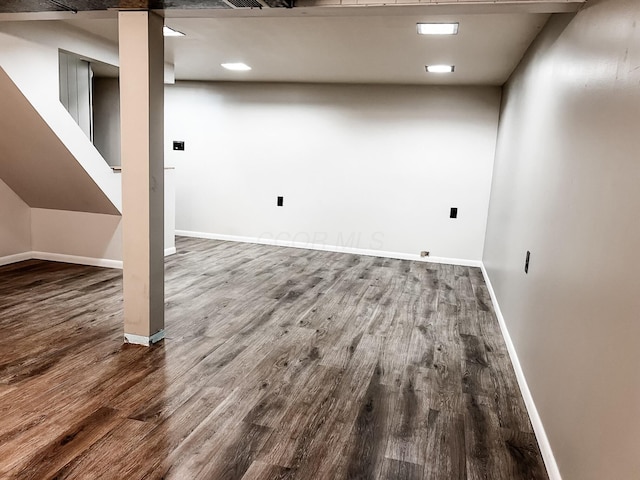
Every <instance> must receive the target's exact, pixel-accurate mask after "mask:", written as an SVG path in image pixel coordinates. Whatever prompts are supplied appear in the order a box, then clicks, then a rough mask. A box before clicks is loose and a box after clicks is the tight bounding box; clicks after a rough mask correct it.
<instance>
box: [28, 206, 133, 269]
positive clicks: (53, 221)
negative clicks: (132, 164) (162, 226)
mask: <svg viewBox="0 0 640 480" xmlns="http://www.w3.org/2000/svg"><path fill="white" fill-rule="evenodd" d="M120 220H121V217H120V216H119V215H102V214H98V213H85V212H69V211H66V210H46V209H41V208H33V209H31V249H32V250H33V251H34V252H38V253H40V254H42V253H47V254H57V255H63V256H71V257H84V258H88V259H99V260H115V261H121V260H122V232H121V227H120V223H121V222H120ZM39 256H42V255H39ZM51 258H52V259H57V258H55V257H51ZM59 259H61V260H63V259H64V258H62V257H59Z"/></svg>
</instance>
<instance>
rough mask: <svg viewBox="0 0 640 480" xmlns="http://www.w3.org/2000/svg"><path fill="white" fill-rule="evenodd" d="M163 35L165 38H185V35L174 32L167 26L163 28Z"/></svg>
mask: <svg viewBox="0 0 640 480" xmlns="http://www.w3.org/2000/svg"><path fill="white" fill-rule="evenodd" d="M162 34H163V35H164V36H165V37H184V33H182V32H179V31H177V30H174V29H173V28H171V27H167V26H166V25H165V26H164V27H162Z"/></svg>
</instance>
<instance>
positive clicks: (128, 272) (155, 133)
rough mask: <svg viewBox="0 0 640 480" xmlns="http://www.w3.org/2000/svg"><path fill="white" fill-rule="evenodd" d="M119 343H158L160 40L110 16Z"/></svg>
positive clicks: (153, 22)
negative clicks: (119, 230) (116, 79)
mask: <svg viewBox="0 0 640 480" xmlns="http://www.w3.org/2000/svg"><path fill="white" fill-rule="evenodd" d="M118 25H119V36H120V112H121V113H120V115H121V132H122V214H123V245H124V246H123V250H124V252H123V257H124V258H123V260H124V273H123V275H124V336H125V341H127V342H129V343H136V344H141V345H150V344H152V343H155V342H157V341H160V340H162V338H164V148H163V142H164V38H163V36H162V25H163V20H162V18H161V17H160V16H158V15H156V14H155V13H152V12H149V11H122V12H120V13H119V14H118Z"/></svg>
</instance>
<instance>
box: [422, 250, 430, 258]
mask: <svg viewBox="0 0 640 480" xmlns="http://www.w3.org/2000/svg"><path fill="white" fill-rule="evenodd" d="M420 256H421V257H428V256H429V252H427V251H426V250H423V251H421V252H420Z"/></svg>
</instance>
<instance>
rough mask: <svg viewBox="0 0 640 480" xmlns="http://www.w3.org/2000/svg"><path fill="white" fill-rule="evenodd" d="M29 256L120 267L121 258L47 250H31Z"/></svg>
mask: <svg viewBox="0 0 640 480" xmlns="http://www.w3.org/2000/svg"><path fill="white" fill-rule="evenodd" d="M31 258H34V259H36V260H48V261H50V262H64V263H75V264H78V265H90V266H93V267H106V268H119V269H122V260H109V259H106V258H92V257H81V256H78V255H66V254H63V253H49V252H31Z"/></svg>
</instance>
